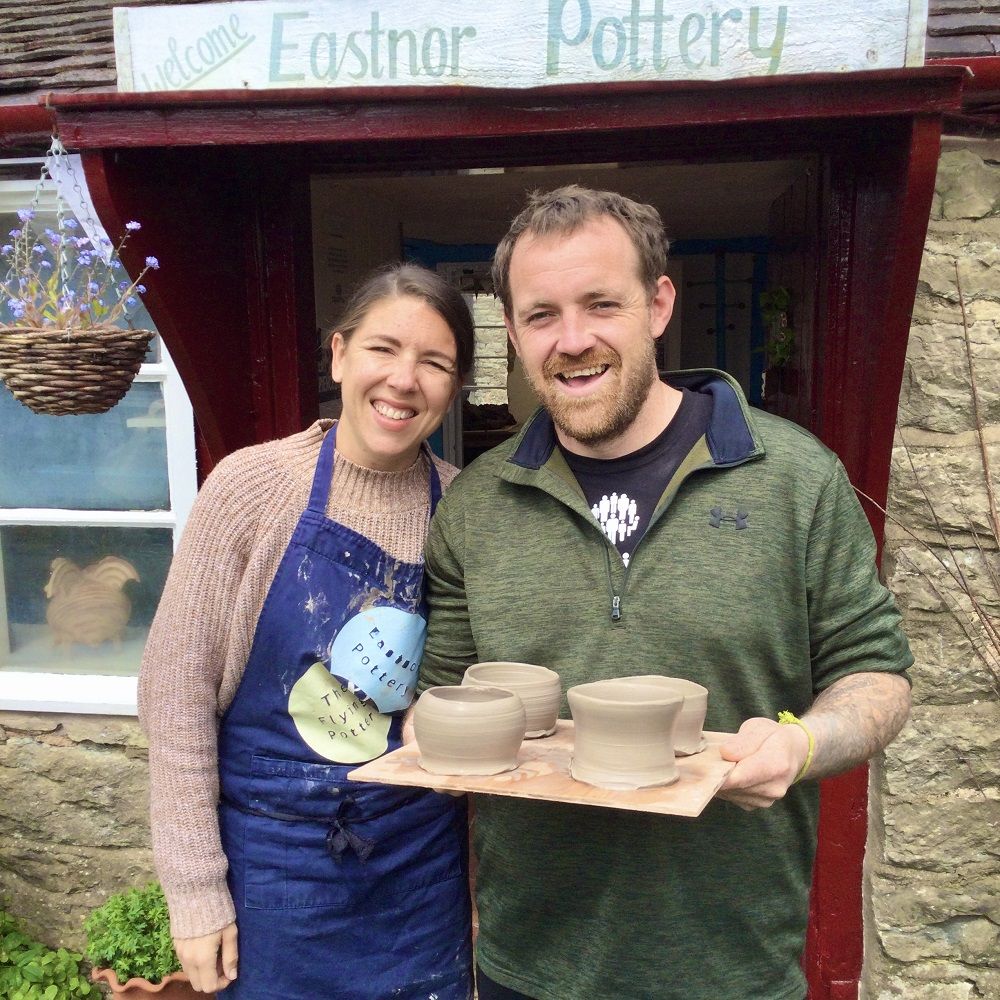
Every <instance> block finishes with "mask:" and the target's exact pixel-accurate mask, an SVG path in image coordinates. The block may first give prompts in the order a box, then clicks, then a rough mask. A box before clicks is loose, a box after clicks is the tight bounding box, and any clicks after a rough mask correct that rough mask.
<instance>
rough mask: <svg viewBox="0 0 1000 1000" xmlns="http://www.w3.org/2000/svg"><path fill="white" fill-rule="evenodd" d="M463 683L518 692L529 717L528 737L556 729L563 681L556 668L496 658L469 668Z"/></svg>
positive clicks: (549, 732) (533, 737)
mask: <svg viewBox="0 0 1000 1000" xmlns="http://www.w3.org/2000/svg"><path fill="white" fill-rule="evenodd" d="M462 683H463V684H474V685H476V686H478V687H484V686H485V687H499V688H505V689H506V690H508V691H513V692H514V693H515V694H517V695H518V696H519V697H520V699H521V702H522V703H523V705H524V711H525V714H526V715H527V717H528V729H527V732H526V733H525V734H524V735H525V738H526V739H529V740H532V739H536V738H537V737H539V736H551V735H552V733H554V732H555V731H556V719H557V718H558V717H559V704H560V702H561V701H562V681H561V680H560V679H559V675H558V674H557V673H556V672H555V671H554V670H549V668H548V667H540V666H537V665H536V664H534V663H513V662H510V661H506V660H492V661H490V662H487V663H474V664H473V665H472V666H471V667H469V669H468V670H466V671H465V676H464V677H463V678H462Z"/></svg>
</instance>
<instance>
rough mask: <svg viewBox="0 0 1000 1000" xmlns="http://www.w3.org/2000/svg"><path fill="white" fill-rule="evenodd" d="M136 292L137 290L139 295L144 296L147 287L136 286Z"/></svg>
mask: <svg viewBox="0 0 1000 1000" xmlns="http://www.w3.org/2000/svg"><path fill="white" fill-rule="evenodd" d="M135 290H136V291H137V292H138V293H139V294H140V295H142V294H143V292H145V291H146V286H145V285H136V286H135Z"/></svg>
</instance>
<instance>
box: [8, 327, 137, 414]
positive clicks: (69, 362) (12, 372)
mask: <svg viewBox="0 0 1000 1000" xmlns="http://www.w3.org/2000/svg"><path fill="white" fill-rule="evenodd" d="M152 337H153V332H152V331H151V330H123V329H121V328H119V327H117V326H95V327H87V328H83V329H75V330H60V329H56V328H54V327H21V326H8V327H0V380H2V381H3V382H4V383H5V384H6V386H7V388H8V389H10V391H11V392H12V393H13V395H14V398H15V399H17V400H19V401H20V402H22V403H23V404H24V405H25V406H27V407H28V409H30V410H33V411H34V412H35V413H47V414H59V415H62V414H76V413H104V412H106V411H107V410H110V409H111V407H112V406H114V405H115V404H116V403H117V402H118V401H119V400H120V399H121V398H122V396H124V395H125V393H126V392H128V390H129V387H130V386H131V385H132V382H133V380H134V379H135V376H136V374H137V373H138V371H139V366H140V365H141V364H142V359H143V358H144V357H145V356H146V350H147V348H148V346H149V341H150V339H151V338H152Z"/></svg>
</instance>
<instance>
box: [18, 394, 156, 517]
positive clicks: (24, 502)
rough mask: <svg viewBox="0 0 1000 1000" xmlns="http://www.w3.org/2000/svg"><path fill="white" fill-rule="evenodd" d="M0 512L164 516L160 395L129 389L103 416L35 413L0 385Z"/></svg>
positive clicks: (95, 414)
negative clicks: (23, 510)
mask: <svg viewBox="0 0 1000 1000" xmlns="http://www.w3.org/2000/svg"><path fill="white" fill-rule="evenodd" d="M0 428H2V430H0V508H2V507H45V508H60V507H62V508H68V509H70V510H166V509H168V508H169V506H170V492H169V486H168V482H167V437H166V424H165V421H164V409H163V390H162V388H161V386H160V385H159V383H156V382H134V383H133V384H132V388H131V389H129V391H128V393H127V394H126V396H125V398H124V399H123V400H122V401H121V402H120V403H119V404H118V405H117V406H115V407H113V408H112V409H110V410H108V412H107V413H87V414H79V415H75V416H72V415H69V416H48V415H44V414H38V413H33V412H32V411H31V410H29V409H28V408H27V407H26V406H23V405H22V404H21V403H19V402H18V401H17V400H16V399H14V397H13V396H12V395H11V393H10V390H8V389H7V388H6V387H5V386H2V385H0Z"/></svg>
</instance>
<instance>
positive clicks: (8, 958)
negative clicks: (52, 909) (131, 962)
mask: <svg viewBox="0 0 1000 1000" xmlns="http://www.w3.org/2000/svg"><path fill="white" fill-rule="evenodd" d="M82 959H83V956H82V955H78V954H77V953H76V952H72V951H67V950H66V949H65V948H57V949H55V950H53V949H52V948H48V947H46V946H45V945H44V944H42V943H41V942H39V941H36V940H34V938H32V937H29V936H28V935H27V934H25V933H24V931H23V930H22V929H21V926H20V924H19V923H18V922H17V920H16V919H15V918H14V917H12V916H11V915H10V914H9V913H8V912H7V911H6V910H0V997H3V998H4V1000H77V998H87V997H99V996H100V992H99V991H98V989H97V987H96V986H92V985H91V984H90V981H89V980H88V979H87V976H86V973H85V972H84V971H83V969H82V968H81V965H80V962H81V960H82Z"/></svg>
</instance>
